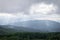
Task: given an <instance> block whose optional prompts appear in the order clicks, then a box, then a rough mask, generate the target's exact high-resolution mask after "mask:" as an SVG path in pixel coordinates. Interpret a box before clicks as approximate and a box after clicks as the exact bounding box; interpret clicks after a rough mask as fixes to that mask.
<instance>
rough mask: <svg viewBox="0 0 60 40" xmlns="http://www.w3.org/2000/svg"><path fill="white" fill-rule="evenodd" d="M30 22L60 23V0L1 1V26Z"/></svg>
mask: <svg viewBox="0 0 60 40" xmlns="http://www.w3.org/2000/svg"><path fill="white" fill-rule="evenodd" d="M29 20H52V21H57V22H60V0H0V24H11V23H15V22H22V21H29Z"/></svg>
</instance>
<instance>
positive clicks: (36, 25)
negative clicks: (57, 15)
mask: <svg viewBox="0 0 60 40" xmlns="http://www.w3.org/2000/svg"><path fill="white" fill-rule="evenodd" d="M1 27H3V28H5V29H6V28H7V29H9V28H11V29H14V30H15V31H16V30H17V31H19V32H60V23H58V22H55V21H50V20H30V21H24V22H16V23H15V24H14V25H5V26H3V25H2V26H1Z"/></svg>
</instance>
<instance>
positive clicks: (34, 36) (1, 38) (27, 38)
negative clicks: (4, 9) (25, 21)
mask: <svg viewBox="0 0 60 40" xmlns="http://www.w3.org/2000/svg"><path fill="white" fill-rule="evenodd" d="M40 39H43V40H60V32H52V33H39V32H36V33H35V32H17V33H10V34H7V35H0V40H40Z"/></svg>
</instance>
